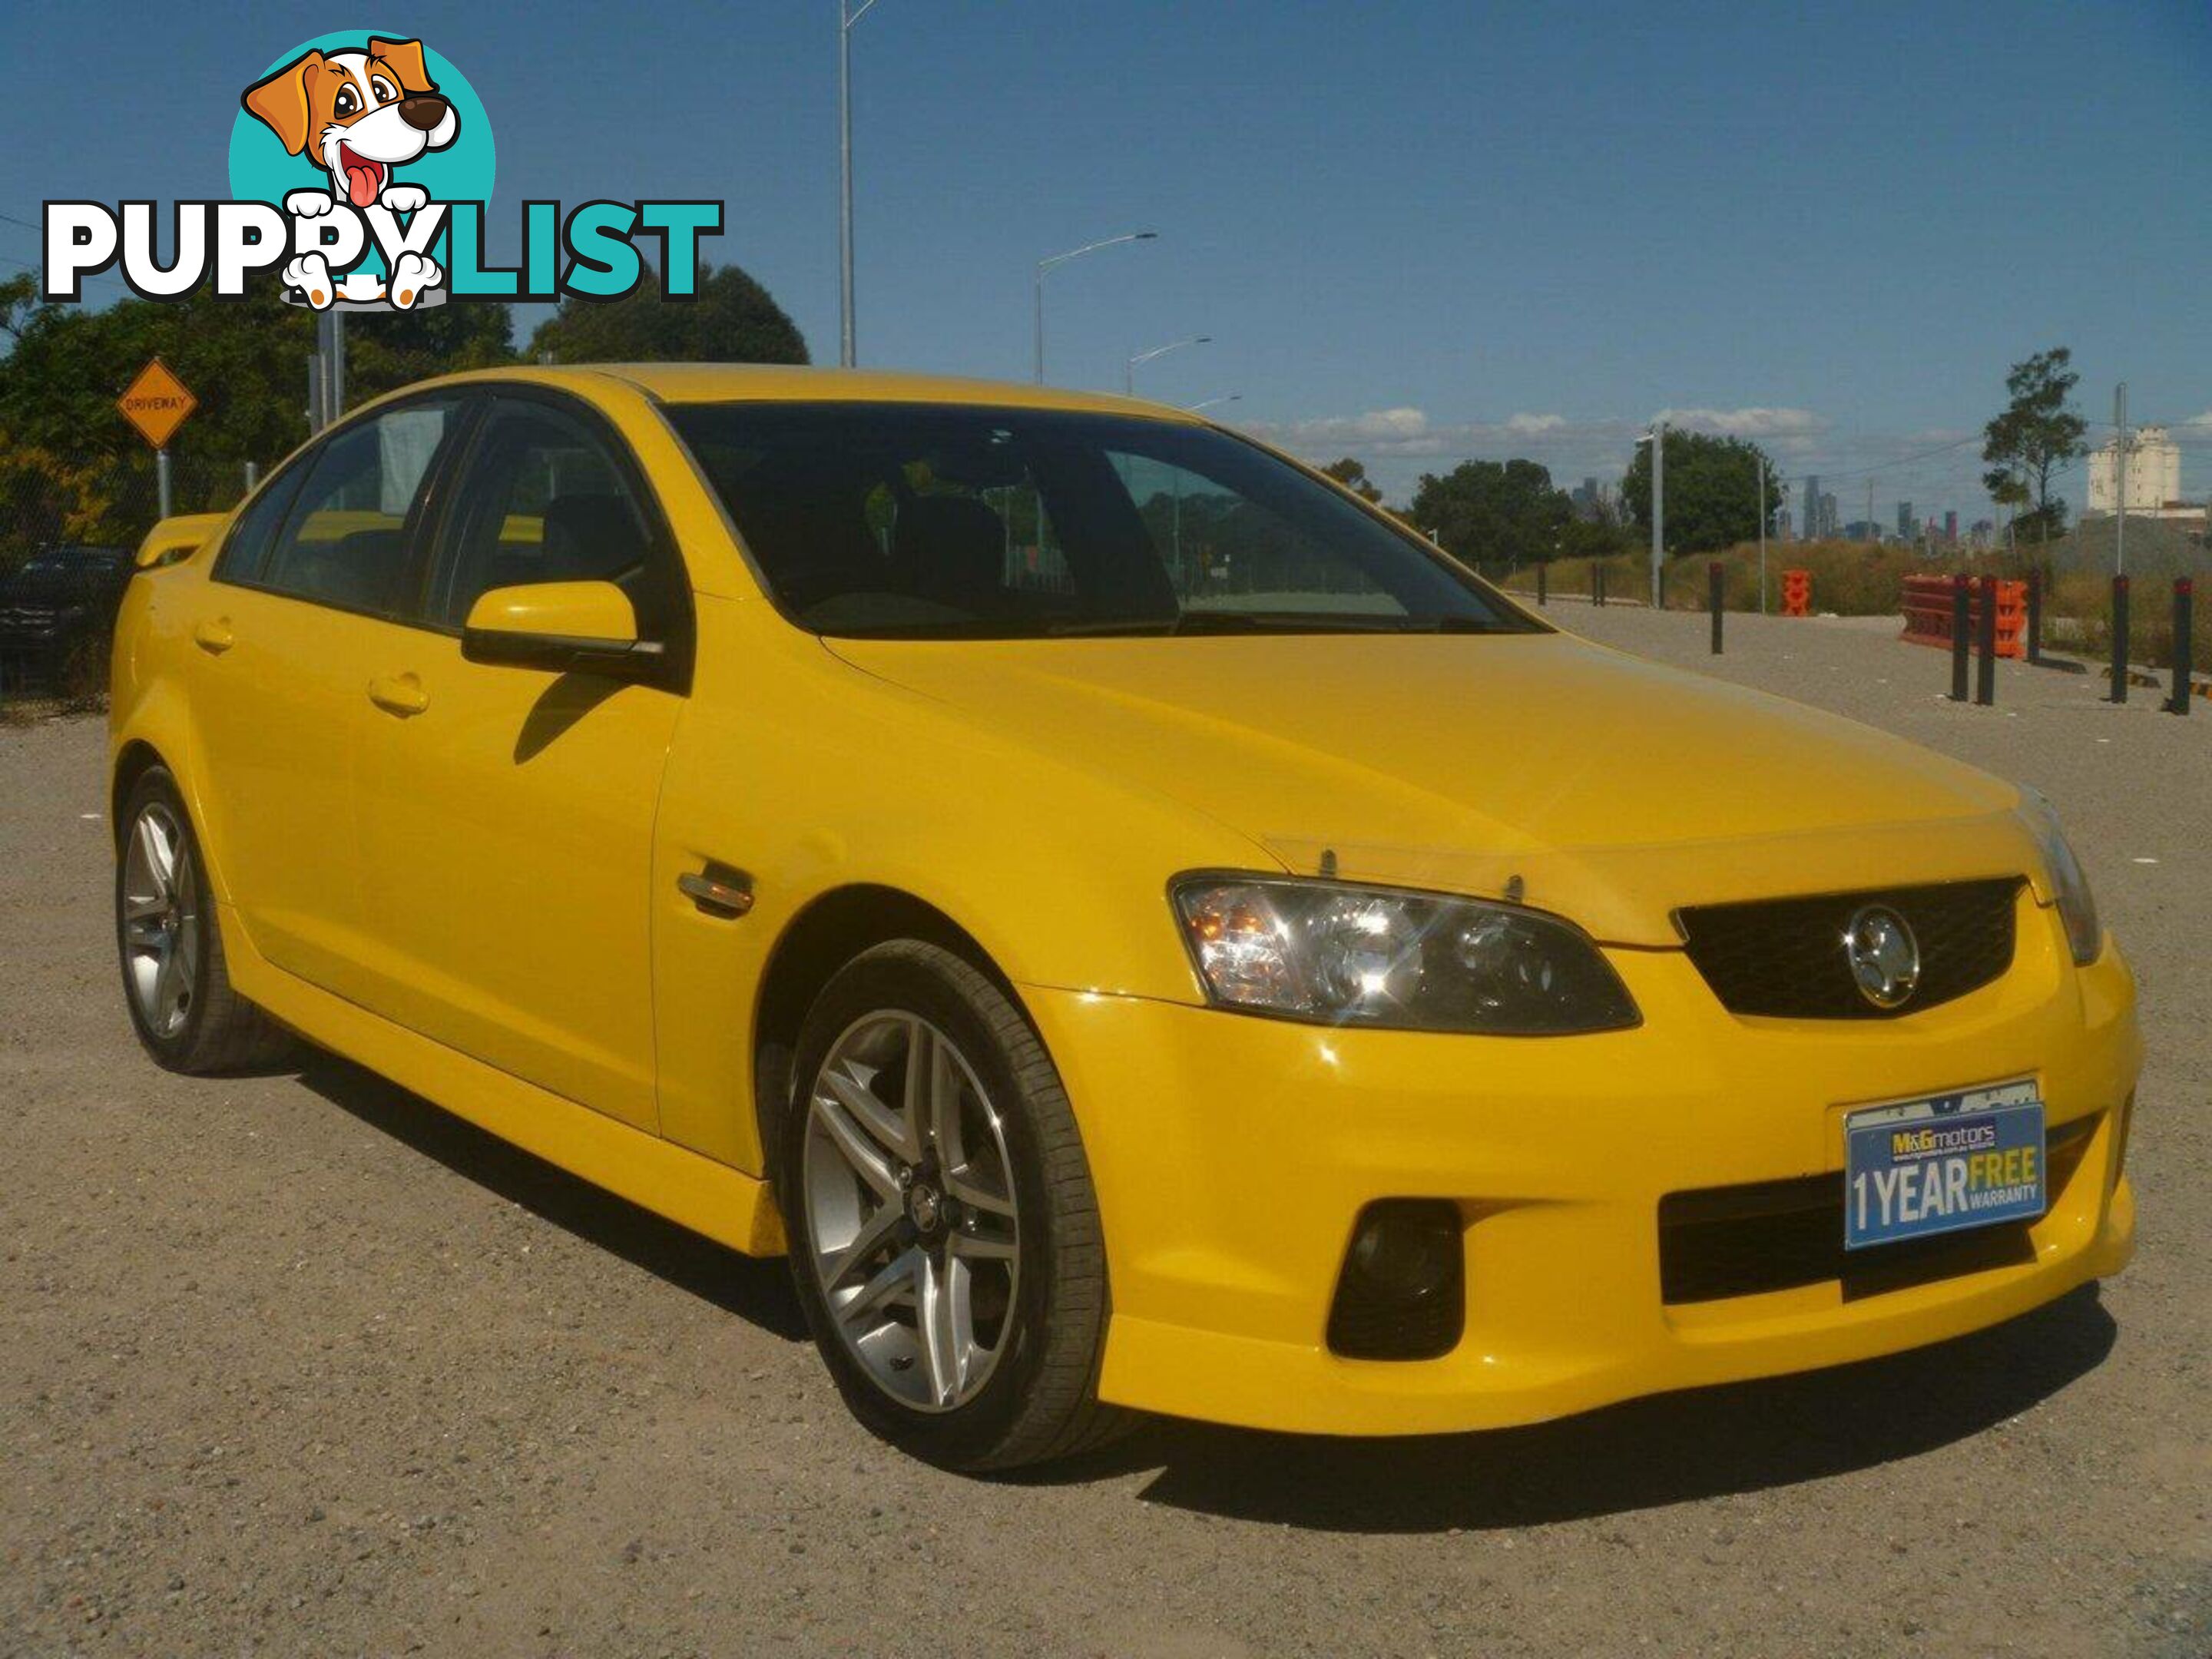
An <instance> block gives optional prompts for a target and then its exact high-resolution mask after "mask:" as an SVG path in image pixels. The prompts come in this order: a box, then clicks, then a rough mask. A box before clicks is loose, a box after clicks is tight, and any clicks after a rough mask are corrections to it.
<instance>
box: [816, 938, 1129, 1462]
mask: <svg viewBox="0 0 2212 1659" xmlns="http://www.w3.org/2000/svg"><path fill="white" fill-rule="evenodd" d="M793 1077H794V1079H796V1081H795V1087H794V1098H793V1102H792V1107H791V1109H790V1111H789V1112H787V1114H786V1115H785V1124H784V1134H783V1146H782V1147H781V1158H780V1159H779V1163H778V1169H779V1171H780V1182H779V1188H780V1191H779V1196H780V1199H781V1204H782V1207H783V1212H784V1214H785V1216H786V1218H787V1222H788V1226H789V1231H790V1235H791V1240H790V1243H791V1257H792V1269H793V1277H794V1278H795V1279H796V1280H797V1282H798V1288H799V1301H800V1303H801V1304H803V1305H804V1307H805V1310H806V1319H807V1323H808V1325H809V1326H810V1328H811V1329H812V1331H813V1333H814V1340H815V1342H816V1344H817V1346H819V1347H820V1349H821V1351H822V1354H823V1358H824V1360H825V1361H826V1362H827V1363H828V1364H829V1370H830V1374H831V1375H832V1376H834V1377H835V1378H836V1382H837V1387H838V1389H839V1391H840V1392H841V1393H842V1395H844V1397H845V1402H846V1404H847V1405H848V1407H851V1409H852V1411H853V1413H854V1415H855V1416H856V1417H858V1418H859V1419H860V1421H861V1422H862V1423H863V1424H865V1425H866V1426H867V1427H868V1428H869V1429H871V1430H872V1431H874V1432H875V1433H877V1434H878V1435H880V1436H881V1437H883V1438H884V1439H886V1440H888V1441H890V1443H892V1444H894V1445H896V1446H898V1447H899V1448H901V1449H903V1450H905V1451H908V1452H909V1453H912V1454H913V1455H915V1456H917V1457H921V1458H923V1459H926V1460H927V1461H928V1462H933V1463H937V1464H940V1465H942V1466H944V1467H945V1468H955V1469H961V1470H965V1471H970V1472H984V1471H990V1470H1000V1469H1009V1468H1016V1467H1018V1466H1019V1465H1022V1464H1025V1463H1034V1462H1042V1461H1044V1460H1046V1459H1048V1458H1055V1457H1064V1456H1067V1455H1072V1454H1073V1453H1076V1452H1079V1451H1082V1450H1085V1449H1089V1448H1090V1447H1091V1446H1094V1445H1096V1444H1098V1443H1101V1442H1102V1441H1103V1440H1104V1439H1106V1438H1108V1437H1110V1436H1111V1435H1112V1434H1114V1433H1115V1431H1118V1430H1119V1429H1120V1428H1121V1427H1122V1426H1123V1425H1124V1424H1125V1423H1126V1421H1127V1414H1126V1413H1121V1412H1118V1411H1115V1410H1114V1409H1113V1408H1111V1407H1105V1406H1102V1405H1101V1404H1100V1403H1099V1402H1098V1399H1097V1374H1098V1364H1099V1358H1100V1356H1101V1353H1102V1352H1103V1346H1104V1342H1105V1335H1106V1320H1107V1295H1106V1256H1105V1247H1104V1244H1103V1239H1102V1237H1101V1234H1100V1231H1099V1224H1098V1206H1097V1198H1096V1196H1095V1195H1094V1194H1093V1193H1092V1191H1091V1173H1090V1167H1089V1165H1088V1164H1087V1163H1086V1162H1085V1158H1084V1153H1083V1142H1082V1138H1081V1137H1080V1135H1079V1133H1077V1130H1076V1125H1075V1116H1074V1114H1073V1111H1072V1110H1071V1109H1069V1106H1068V1103H1067V1097H1066V1092H1065V1091H1063V1090H1062V1089H1061V1087H1060V1078H1059V1074H1058V1073H1056V1072H1055V1071H1054V1069H1053V1065H1052V1062H1051V1060H1050V1059H1049V1058H1048V1056H1047V1055H1046V1054H1045V1052H1044V1048H1043V1046H1042V1044H1041V1043H1040V1042H1038V1041H1037V1037H1036V1033H1035V1032H1034V1031H1033V1030H1030V1026H1029V1024H1028V1022H1027V1021H1026V1020H1024V1018H1022V1015H1021V1013H1020V1012H1019V1011H1018V1009H1016V1008H1015V1007H1014V1006H1013V1005H1012V1003H1011V1002H1010V1001H1009V1000H1007V998H1006V995H1005V994H1004V993H1003V992H1001V991H1000V989H999V988H998V987H996V986H995V985H994V984H993V983H992V982H991V981H989V980H988V979H987V978H986V977H985V976H984V975H982V974H981V973H979V972H977V971H976V970H975V968H974V967H973V966H971V965H970V964H969V963H967V962H966V961H964V960H963V959H962V958H961V957H957V956H955V955H954V954H953V953H952V952H951V951H945V950H943V949H941V948H939V946H937V945H928V944H924V943H922V942H921V941H919V940H913V939H902V940H899V941H896V942H894V943H892V944H889V945H878V946H877V947H876V948H874V949H873V950H871V951H865V952H863V953H862V954H861V955H860V956H858V957H854V959H853V961H851V962H850V963H847V964H846V966H845V967H844V968H843V969H841V970H840V971H839V972H838V974H837V975H836V977H835V978H833V979H832V980H831V981H829V984H828V986H826V987H824V988H823V992H822V994H821V995H820V996H819V997H817V999H816V1000H815V1004H814V1006H813V1007H812V1009H811V1010H810V1011H809V1012H808V1014H807V1017H806V1020H805V1024H804V1026H803V1027H802V1028H801V1030H800V1034H799V1053H798V1063H797V1065H796V1066H795V1067H794V1068H793Z"/></svg>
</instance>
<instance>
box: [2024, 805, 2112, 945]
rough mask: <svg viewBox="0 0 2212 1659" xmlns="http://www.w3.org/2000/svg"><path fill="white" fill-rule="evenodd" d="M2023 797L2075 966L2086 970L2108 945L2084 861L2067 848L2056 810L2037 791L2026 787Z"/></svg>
mask: <svg viewBox="0 0 2212 1659" xmlns="http://www.w3.org/2000/svg"><path fill="white" fill-rule="evenodd" d="M2020 794H2021V801H2020V816H2021V821H2022V822H2023V823H2026V824H2027V830H2028V833H2029V834H2030V835H2032V836H2034V837H2035V844H2036V845H2037V846H2038V847H2039V848H2042V849H2043V867H2044V869H2045V872H2048V873H2049V875H2050V877H2051V892H2052V894H2053V895H2054V896H2057V900H2058V915H2059V919H2060V920H2061V921H2064V922H2065V924H2066V942H2067V944H2068V945H2070V946H2072V947H2073V951H2074V961H2075V964H2076V965H2077V966H2079V967H2084V968H2086V967H2087V966H2088V965H2089V964H2090V963H2093V962H2094V961H2095V960H2096V959H2097V952H2098V951H2101V950H2102V949H2104V945H2105V932H2104V929H2103V928H2102V927H2100V926H2099V924H2098V921H2097V901H2096V900H2095V899H2094V898H2093V897H2092V896H2090V892H2089V878H2088V877H2087V876H2085V875H2083V874H2082V873H2081V860H2079V859H2077V858H2075V856H2074V849H2073V848H2071V847H2069V846H2068V845H2067V844H2066V832H2065V831H2064V830H2063V829H2060V828H2059V827H2058V812H2057V808H2055V807H2053V806H2052V805H2051V803H2050V802H2049V801H2048V800H2045V799H2044V798H2043V796H2042V795H2040V794H2039V793H2037V792H2036V791H2035V790H2033V789H2029V788H2026V787H2023V788H2022V789H2021V792H2020Z"/></svg>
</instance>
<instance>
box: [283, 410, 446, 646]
mask: <svg viewBox="0 0 2212 1659" xmlns="http://www.w3.org/2000/svg"><path fill="white" fill-rule="evenodd" d="M459 408H460V400H459V398H439V399H435V400H433V401H428V402H423V403H416V404H407V405H405V406H404V408H399V409H394V410H388V411H386V413H385V414H383V415H380V416H378V417H377V418H376V419H374V420H373V421H363V422H361V423H359V424H358V425H356V426H352V427H349V428H347V429H346V430H345V431H343V432H341V433H339V434H338V435H337V436H336V437H334V438H332V439H331V440H330V441H329V442H328V443H326V444H325V445H324V446H323V450H322V453H320V454H319V455H317V456H316V457H315V458H314V459H313V461H312V462H310V463H309V464H308V465H307V476H306V477H305V478H304V479H302V480H301V483H300V487H299V491H298V494H297V495H296V496H295V499H294V501H293V503H292V510H291V512H290V513H289V515H288V516H287V518H286V519H285V521H284V529H283V533H282V534H281V535H279V536H278V537H277V538H276V546H275V547H274V548H273V549H271V550H270V556H269V562H268V564H267V567H266V568H264V571H263V572H262V574H261V577H260V580H261V583H262V585H263V586H266V587H270V588H274V589H275V590H276V592H280V593H289V594H290V595H292V596H293V597H294V598H295V599H313V600H316V601H318V602H319V603H321V604H325V605H340V606H343V608H345V609H347V610H349V611H368V612H371V613H372V614H374V615H377V616H392V615H394V614H396V613H398V612H399V611H402V610H404V609H406V608H408V607H407V605H406V599H407V595H406V594H405V593H404V591H403V589H404V586H405V579H406V575H407V569H408V556H407V555H408V536H407V531H408V523H409V520H410V518H411V516H412V515H413V513H414V512H415V509H416V506H417V505H418V504H419V502H420V499H421V496H422V486H423V484H424V483H425V482H426V481H427V480H428V478H429V477H430V473H431V464H432V462H434V461H435V459H437V455H438V452H439V450H440V449H441V447H443V446H444V444H445V441H446V439H447V435H448V434H449V433H450V432H451V431H452V430H453V427H454V425H455V424H456V419H457V416H458V413H459Z"/></svg>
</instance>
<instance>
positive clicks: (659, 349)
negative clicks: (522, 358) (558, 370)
mask: <svg viewBox="0 0 2212 1659" xmlns="http://www.w3.org/2000/svg"><path fill="white" fill-rule="evenodd" d="M548 354H550V356H551V358H552V361H553V362H556V363H803V362H806V361H807V356H806V342H805V339H803V338H802V337H800V335H799V330H798V328H797V326H796V325H794V324H793V322H792V320H791V319H790V318H789V317H787V316H786V315H785V314H784V310H783V307H781V306H779V305H778V304H776V302H775V301H774V300H773V299H771V298H770V297H769V291H768V290H767V289H764V288H763V287H762V286H761V285H760V284H759V283H757V282H755V281H754V280H753V279H752V278H751V277H750V276H747V275H746V274H745V273H744V271H743V270H739V269H738V267H737V266H736V265H724V266H723V267H722V268H721V269H720V270H708V268H707V267H706V266H704V265H702V266H701V267H700V268H699V282H698V293H697V296H696V298H694V299H690V300H677V301H667V302H664V301H663V300H662V298H661V293H660V277H659V273H658V272H656V271H654V270H652V269H651V267H649V266H648V267H647V271H646V280H645V281H644V282H643V283H640V284H639V285H638V288H637V289H636V291H635V293H633V294H631V295H629V296H627V297H626V298H623V299H620V300H580V299H576V298H574V297H571V298H568V299H566V300H563V301H562V302H561V308H560V310H559V311H557V312H556V313H554V314H553V315H552V316H551V317H550V318H548V319H546V320H545V321H544V322H543V323H541V324H540V325H538V331H537V332H536V333H535V334H533V335H532V336H531V337H530V355H531V356H532V357H544V356H547V355H548Z"/></svg>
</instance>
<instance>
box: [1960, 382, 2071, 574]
mask: <svg viewBox="0 0 2212 1659" xmlns="http://www.w3.org/2000/svg"><path fill="white" fill-rule="evenodd" d="M2073 361H2074V354H2073V352H2072V351H2071V350H2070V349H2068V348H2067V347H2065V346H2053V347H2052V348H2051V349H2050V350H2048V351H2039V352H2037V353H2036V354H2035V356H2033V357H2030V358H2029V359H2028V360H2027V362H2022V363H2015V364H2014V365H2013V366H2012V373H2011V374H2008V375H2006V376H2005V392H2006V393H2007V395H2008V397H2009V398H2011V401H2010V402H2009V403H2008V404H2006V405H2005V409H2004V412H2003V413H2002V415H1999V416H1996V418H1995V419H1994V420H1992V421H1991V422H1990V423H1989V425H1988V426H1986V427H1985V428H1983V434H1982V435H1983V438H1984V443H1983V445H1982V459H1984V460H1985V461H1988V462H1990V463H1991V466H1990V471H1987V472H1985V473H1984V474H1983V475H1982V482H1983V483H1984V485H1986V486H1987V487H1988V489H1989V492H1990V496H1991V498H1992V499H1994V500H1996V501H1999V502H2005V501H2014V502H2023V501H2027V500H2033V501H2034V503H2035V506H2034V507H2033V509H2032V510H2031V511H2029V512H2027V513H2021V515H2020V516H2019V517H2017V518H2016V519H2015V520H2013V530H2014V533H2015V535H2018V534H2020V533H2021V532H2025V531H2027V530H2028V529H2030V528H2033V530H2034V531H2035V532H2036V535H2037V538H2038V539H2039V540H2040V541H2043V542H2045V543H2047V542H2049V541H2050V539H2051V532H2052V531H2054V530H2057V531H2063V530H2064V529H2065V528H2066V498H2065V497H2064V496H2063V495H2052V494H2051V474H2052V473H2054V472H2056V471H2057V470H2058V469H2059V468H2060V467H2062V466H2063V465H2066V464H2067V463H2068V462H2069V461H2070V460H2072V459H2074V458H2075V456H2077V455H2079V454H2081V451H2082V442H2081V440H2082V436H2083V435H2084V434H2086V433H2087V431H2088V429H2089V428H2088V422H2086V421H2084V420H2083V419H2082V418H2081V416H2079V415H2077V414H2075V412H2074V410H2073V409H2072V408H2071V406H2070V405H2069V404H2068V402H2067V399H2068V398H2069V396H2070V395H2071V394H2072V392H2073V390H2074V387H2075V384H2076V383H2077V382H2078V381H2079V380H2081V376H2080V375H2079V374H2075V372H2074V371H2073V369H2072V368H2070V367H2069V365H2070V364H2071V363H2072V362H2073Z"/></svg>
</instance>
